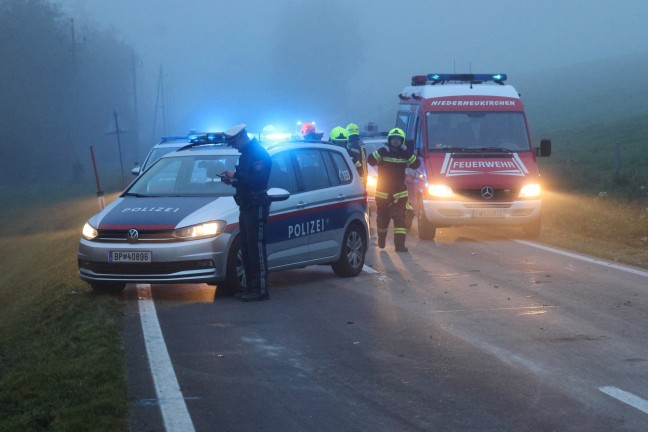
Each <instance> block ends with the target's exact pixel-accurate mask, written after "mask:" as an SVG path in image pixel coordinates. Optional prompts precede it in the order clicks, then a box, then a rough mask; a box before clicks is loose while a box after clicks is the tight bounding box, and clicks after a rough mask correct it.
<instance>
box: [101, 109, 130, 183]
mask: <svg viewBox="0 0 648 432" xmlns="http://www.w3.org/2000/svg"><path fill="white" fill-rule="evenodd" d="M113 121H114V127H115V128H114V129H112V128H109V130H108V131H107V132H106V135H112V134H115V135H117V147H118V148H119V165H120V166H121V187H122V188H123V187H124V186H126V184H125V183H126V182H125V181H124V159H123V157H122V149H121V140H120V136H119V134H120V133H122V132H127V131H126V130H122V129H120V128H119V115H118V114H117V111H113Z"/></svg>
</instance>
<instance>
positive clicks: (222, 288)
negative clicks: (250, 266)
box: [218, 237, 245, 296]
mask: <svg viewBox="0 0 648 432" xmlns="http://www.w3.org/2000/svg"><path fill="white" fill-rule="evenodd" d="M244 288H245V269H244V268H243V255H242V253H241V244H240V242H239V238H238V237H236V238H235V239H234V241H233V242H232V245H231V247H230V250H229V253H228V255H227V269H226V274H225V280H224V281H223V282H222V283H221V284H220V285H219V286H218V291H219V296H233V295H234V294H236V292H237V291H243V289H244Z"/></svg>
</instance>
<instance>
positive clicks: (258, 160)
mask: <svg viewBox="0 0 648 432" xmlns="http://www.w3.org/2000/svg"><path fill="white" fill-rule="evenodd" d="M225 138H226V140H227V143H228V145H230V146H232V147H234V148H235V149H237V150H238V151H239V153H241V157H240V158H239V161H238V165H237V166H236V172H231V171H225V172H224V173H223V174H222V179H223V182H224V183H226V184H231V185H232V186H234V187H235V188H236V194H235V195H234V199H235V200H236V203H237V204H238V206H239V230H240V245H241V253H242V255H243V267H244V268H245V276H246V287H245V291H244V292H243V293H242V295H241V300H243V301H258V300H268V299H269V298H270V296H269V294H268V280H267V278H268V258H267V252H266V237H265V235H266V223H267V221H268V213H269V211H270V199H269V198H268V194H267V189H268V179H269V177H270V169H271V167H272V160H271V159H270V156H269V155H268V152H267V151H266V149H265V148H263V147H262V146H261V145H260V144H259V143H258V142H257V140H256V139H255V138H252V139H250V138H249V137H248V134H247V132H246V130H245V125H244V124H238V125H236V126H234V127H232V128H231V129H230V130H228V131H227V132H225Z"/></svg>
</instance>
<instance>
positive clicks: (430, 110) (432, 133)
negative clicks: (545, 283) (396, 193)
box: [396, 74, 551, 240]
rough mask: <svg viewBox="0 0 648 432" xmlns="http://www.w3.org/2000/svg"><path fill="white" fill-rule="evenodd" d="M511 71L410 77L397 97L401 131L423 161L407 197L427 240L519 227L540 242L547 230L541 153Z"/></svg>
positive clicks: (544, 146) (546, 148)
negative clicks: (462, 229) (453, 232)
mask: <svg viewBox="0 0 648 432" xmlns="http://www.w3.org/2000/svg"><path fill="white" fill-rule="evenodd" d="M506 79H507V77H506V75H505V74H428V75H417V76H413V77H412V83H411V85H410V86H408V87H406V88H405V89H404V90H403V92H402V93H401V94H400V95H399V98H400V105H399V110H398V116H397V119H396V127H400V128H401V129H403V130H404V131H405V132H406V135H407V137H408V138H410V139H411V140H412V141H410V142H409V145H413V146H415V149H416V153H417V155H418V156H419V157H420V158H422V164H421V168H420V169H419V170H418V171H417V172H415V173H411V174H413V175H410V176H409V179H410V180H409V185H408V187H409V199H410V202H411V204H412V205H413V207H414V212H415V214H416V216H417V219H418V231H419V237H420V238H421V239H426V240H431V239H433V238H434V236H435V233H436V229H437V228H441V227H450V226H468V225H508V226H519V227H521V228H522V229H523V231H524V233H525V234H526V236H528V237H536V236H538V235H539V233H540V226H541V197H540V196H541V185H540V174H539V172H538V165H537V163H536V157H537V156H549V155H550V154H551V141H550V140H548V139H543V140H541V142H540V147H538V148H534V147H533V144H532V141H531V134H530V132H529V127H528V123H527V119H526V115H525V112H524V106H523V104H522V101H521V100H520V96H519V94H518V92H517V91H516V90H515V88H513V87H512V86H510V85H507V84H505V83H504V82H505V81H506Z"/></svg>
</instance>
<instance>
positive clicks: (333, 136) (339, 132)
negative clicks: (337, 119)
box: [329, 126, 349, 143]
mask: <svg viewBox="0 0 648 432" xmlns="http://www.w3.org/2000/svg"><path fill="white" fill-rule="evenodd" d="M329 139H330V140H331V142H334V143H340V142H347V140H348V139H349V136H348V135H347V131H346V129H344V128H343V127H342V126H336V127H334V128H333V130H331V133H330V134H329Z"/></svg>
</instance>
